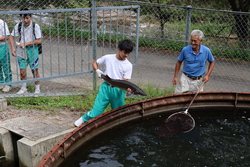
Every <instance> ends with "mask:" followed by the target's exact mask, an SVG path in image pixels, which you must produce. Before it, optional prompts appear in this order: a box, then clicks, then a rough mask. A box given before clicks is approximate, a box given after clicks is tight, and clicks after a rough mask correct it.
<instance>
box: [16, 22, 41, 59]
mask: <svg viewBox="0 0 250 167" xmlns="http://www.w3.org/2000/svg"><path fill="white" fill-rule="evenodd" d="M22 23H23V22H22V21H21V22H20V23H19V24H18V32H19V34H21V27H22ZM32 24H33V34H34V36H35V39H36V34H35V25H36V23H35V22H33V21H32ZM37 46H38V54H42V53H43V47H42V44H37Z"/></svg>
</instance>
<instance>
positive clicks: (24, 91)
mask: <svg viewBox="0 0 250 167" xmlns="http://www.w3.org/2000/svg"><path fill="white" fill-rule="evenodd" d="M27 92H28V91H27V89H22V88H21V89H20V90H19V91H18V92H17V93H16V94H19V95H20V94H24V93H27Z"/></svg>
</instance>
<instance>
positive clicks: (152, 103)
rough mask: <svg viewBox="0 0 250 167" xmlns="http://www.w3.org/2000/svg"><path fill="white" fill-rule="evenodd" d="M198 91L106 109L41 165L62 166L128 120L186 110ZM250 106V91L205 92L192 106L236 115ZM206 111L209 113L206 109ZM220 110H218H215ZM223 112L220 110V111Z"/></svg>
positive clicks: (201, 110) (197, 111)
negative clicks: (84, 147)
mask: <svg viewBox="0 0 250 167" xmlns="http://www.w3.org/2000/svg"><path fill="white" fill-rule="evenodd" d="M193 97H194V93H185V94H176V95H170V96H162V97H157V98H152V99H147V100H143V101H138V102H135V103H131V104H128V105H125V106H122V107H120V108H116V109H114V110H111V111H109V112H106V113H104V114H102V115H100V116H98V117H96V118H94V119H92V120H90V121H88V122H86V123H84V124H82V125H81V126H80V127H77V128H76V129H74V130H73V131H72V132H71V133H69V134H68V135H67V136H66V137H65V138H63V139H62V140H61V141H60V142H59V143H58V144H57V145H55V146H54V147H53V148H52V149H51V151H50V152H48V153H47V155H46V156H45V157H44V158H43V159H42V161H41V162H40V163H39V165H38V167H52V166H53V167H56V166H59V165H60V164H61V163H62V162H63V161H64V160H65V158H67V157H68V156H69V155H70V154H71V153H73V152H74V151H75V150H77V149H78V148H79V147H80V146H81V145H83V144H84V143H85V142H86V141H88V140H91V138H93V137H94V136H96V135H98V134H100V133H101V132H103V131H106V130H108V129H110V128H112V127H114V126H117V125H121V124H123V123H125V122H128V121H131V120H135V119H140V118H142V119H143V118H147V117H151V116H159V115H162V114H168V115H170V114H172V113H174V112H178V111H183V110H185V109H186V108H187V107H188V105H189V104H190V102H191V100H192V99H193ZM249 108H250V93H245V92H201V93H199V94H198V96H197V97H196V99H195V100H194V103H193V104H192V106H191V107H190V109H189V113H190V114H191V115H192V114H203V115H205V114H207V115H208V116H211V115H218V116H219V115H223V116H225V115H232V114H240V112H241V111H243V110H245V109H249ZM204 111H206V112H204ZM214 111H216V112H214ZM218 111H219V112H218Z"/></svg>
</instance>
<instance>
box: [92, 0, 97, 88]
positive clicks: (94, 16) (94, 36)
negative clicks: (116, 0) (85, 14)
mask: <svg viewBox="0 0 250 167" xmlns="http://www.w3.org/2000/svg"><path fill="white" fill-rule="evenodd" d="M91 11H92V12H91V13H92V18H91V22H92V47H93V60H96V57H97V56H96V54H97V51H96V49H97V11H96V0H92V9H91ZM96 87H97V77H96V72H95V70H94V71H93V90H96Z"/></svg>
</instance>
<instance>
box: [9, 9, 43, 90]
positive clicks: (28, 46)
mask: <svg viewBox="0 0 250 167" xmlns="http://www.w3.org/2000/svg"><path fill="white" fill-rule="evenodd" d="M22 10H28V9H22ZM20 16H21V17H22V20H23V21H22V23H23V24H22V25H21V30H20V33H19V29H18V28H19V26H20V25H19V23H18V24H16V25H15V27H14V30H13V31H12V33H11V36H10V44H11V50H12V55H13V56H16V48H15V44H14V37H18V36H21V38H20V39H21V40H20V41H18V42H17V45H18V46H17V47H20V48H24V49H25V50H26V56H27V58H26V59H24V58H21V57H18V64H19V68H20V75H21V80H26V76H27V71H26V68H27V66H28V65H29V66H30V69H31V72H32V74H33V77H34V78H40V75H39V71H38V66H39V52H38V46H37V44H41V43H42V34H41V29H40V26H39V25H38V24H35V31H33V23H32V15H31V14H30V13H27V14H26V13H25V14H21V15H20ZM34 32H35V35H34ZM24 93H27V87H26V83H23V84H22V87H21V89H20V90H19V91H18V92H17V94H24ZM34 93H40V81H35V92H34Z"/></svg>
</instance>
